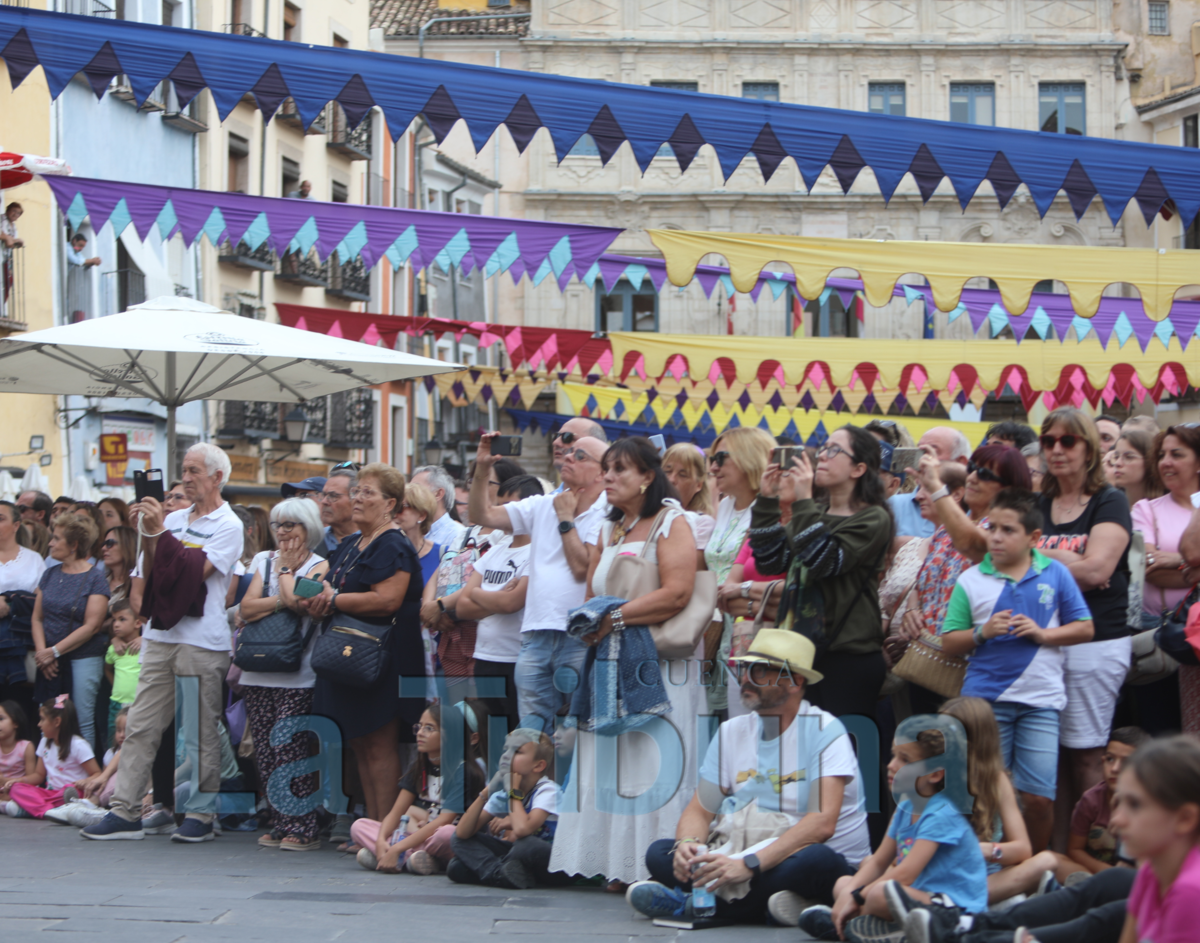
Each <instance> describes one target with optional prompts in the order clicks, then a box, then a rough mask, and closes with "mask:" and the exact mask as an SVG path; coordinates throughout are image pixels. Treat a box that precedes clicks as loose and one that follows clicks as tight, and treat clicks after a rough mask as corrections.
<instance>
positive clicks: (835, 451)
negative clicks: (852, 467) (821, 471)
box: [817, 442, 854, 459]
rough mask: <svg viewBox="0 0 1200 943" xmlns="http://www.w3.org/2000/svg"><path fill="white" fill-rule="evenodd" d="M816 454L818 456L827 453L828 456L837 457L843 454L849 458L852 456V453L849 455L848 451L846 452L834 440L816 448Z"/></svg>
mask: <svg viewBox="0 0 1200 943" xmlns="http://www.w3.org/2000/svg"><path fill="white" fill-rule="evenodd" d="M817 455H818V456H821V455H828V456H829V457H830V458H837V457H838V456H839V455H845V456H847V457H848V458H851V459H853V458H854V456H853V455H851V454H850V453H849V452H847V451H846V450H845V449H844V448H842V447H841V446H840V445H838V444H837V443H836V442H826V443H825V444H824V445H822V446H821V447H820V448H819V449H817Z"/></svg>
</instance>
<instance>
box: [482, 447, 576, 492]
mask: <svg viewBox="0 0 1200 943" xmlns="http://www.w3.org/2000/svg"><path fill="white" fill-rule="evenodd" d="M563 457H564V458H573V459H575V461H577V462H598V461H600V459H598V458H592V457H591V456H590V455H588V453H587V452H585V451H584V450H583V449H576V450H575V451H574V452H568V453H567V454H566V455H564V456H563ZM488 484H491V482H488ZM497 484H499V482H497Z"/></svg>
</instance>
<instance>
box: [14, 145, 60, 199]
mask: <svg viewBox="0 0 1200 943" xmlns="http://www.w3.org/2000/svg"><path fill="white" fill-rule="evenodd" d="M70 172H71V168H70V167H69V166H68V165H67V162H66V161H65V160H59V159H58V158H56V157H38V156H37V155H36V154H13V153H12V152H11V151H0V190H7V189H8V188H9V187H16V186H20V185H21V184H22V183H29V181H30V180H32V179H33V178H34V175H35V174H69V173H70Z"/></svg>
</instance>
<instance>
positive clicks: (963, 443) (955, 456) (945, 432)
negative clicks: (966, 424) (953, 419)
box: [888, 426, 971, 537]
mask: <svg viewBox="0 0 1200 943" xmlns="http://www.w3.org/2000/svg"><path fill="white" fill-rule="evenodd" d="M917 445H919V446H920V447H921V448H926V447H928V448H932V449H933V451H934V452H935V453H936V454H937V457H938V459H939V460H940V461H943V462H958V463H960V464H962V465H966V464H967V462H968V461H969V460H970V458H971V443H970V441H969V440H968V439H967V437H966V436H965V435H963V434H962V433H961V432H959V431H958V430H957V429H951V428H950V427H949V426H934V427H933V428H932V429H930V430H928V431H927V432H926V433H925V434H924V435H923V436H921V441H920V442H918V443H917ZM888 504H889V505H891V508H892V516H893V517H895V518H896V534H897V535H898V536H900V535H902V536H905V537H932V536H933V532H934V530H936V529H937V528H936V527H935V525H934V523H933V521H927V520H925V518H923V517H922V516H921V506H920V505H919V504H918V503H917V495H916V492H915V491H914V492H912V493H911V494H903V493H901V494H894V495H892V496H891V497H890V498H888Z"/></svg>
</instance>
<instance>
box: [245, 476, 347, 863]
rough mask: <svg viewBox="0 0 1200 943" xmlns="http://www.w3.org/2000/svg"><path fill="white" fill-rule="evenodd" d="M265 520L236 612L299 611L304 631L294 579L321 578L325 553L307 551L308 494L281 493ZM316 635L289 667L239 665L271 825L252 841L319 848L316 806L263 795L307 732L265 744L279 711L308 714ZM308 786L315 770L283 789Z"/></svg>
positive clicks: (312, 517) (303, 754)
mask: <svg viewBox="0 0 1200 943" xmlns="http://www.w3.org/2000/svg"><path fill="white" fill-rule="evenodd" d="M268 526H269V530H270V533H271V534H272V536H273V538H274V544H275V549H273V550H264V551H262V552H261V553H259V554H257V555H256V556H255V557H254V559H253V560H251V561H250V567H249V572H250V573H252V574H254V575H253V578H252V579H251V581H250V588H249V589H247V590H246V595H245V596H243V597H242V605H241V609H240V611H239V614H240V615H241V617H242V618H243V619H245V620H246V622H257V621H258V620H260V619H263V618H266V617H267V616H269V615H271V614H272V613H275V612H279V611H280V610H281V609H291V610H292V611H293V612H295V613H297V614H298V615H299V616H300V631H301V632H302V633H307V632H308V631H309V627H310V625H311V623H312V617H311V616H310V615H308V613H306V612H304V610H303V609H302V608H301V606H300V598H299V597H297V596H296V594H295V590H296V580H298V579H301V578H304V577H308V578H309V579H313V580H318V581H319V580H322V579H324V578H325V570H326V569H327V566H326V563H325V560H324V559H323V558H322V557H321V556H320V555H318V554H317V553H316V552H315V551H316V549H317V548H318V547H320V545H321V543H322V541H323V540H324V537H325V531H324V528H322V527H321V511H320V508H319V507H318V505H317V503H316V502H315V501H310V500H309V499H308V498H285V499H284V500H282V501H280V502H279V503H278V504H277V505H275V506H274V507H273V508H271V517H270V522H269V525H268ZM264 587H265V590H264ZM316 637H317V634H316V633H315V632H314V633H313V635H312V638H310V639H309V642H308V647H307V648H306V649H305V650H304V654H303V655H302V656H301V659H300V668H299V669H298V670H297V671H293V672H287V673H284V672H277V671H243V672H242V678H241V683H242V685H243V697H245V699H246V717H247V718H248V719H249V721H250V732H251V734H252V735H253V736H254V757H255V762H256V763H257V765H258V775H259V778H260V779H261V780H262V783H263V786H264V789H263V792H264V793H266V794H267V802H268V803H269V804H270V805H271V809H272V812H273V825H274V827H273V828H272V829H271V831H270V832H269V833H267V834H264V835H262V836H261V837H260V838H259V840H258V843H259V844H260V845H262V846H263V847H266V848H278V849H279V850H280V851H315V850H317V849H318V848H320V847H321V841H320V839H319V838H318V837H317V814H316V812H315V811H310V812H305V813H302V814H300V815H294V814H289V813H288V812H286V811H284V810H282V809H279V808H278V807H276V805H275V804H274V803H273V802H271V798H270V790H268V789H266V788H265V787H266V784H267V782H268V781H269V780H270V778H271V774H272V773H273V772H274V771H275V770H277V769H278V768H279V767H281V766H283V765H285V764H287V763H294V762H297V761H299V760H303V759H305V758H307V757H308V736H307V734H303V733H301V734H297V735H296V736H295V737H293V738H291V739H290V740H288V741H287V742H285V743H284V744H282V745H280V746H275V745H273V744H272V743H271V729H272V728H273V727H274V726H275V725H276V724H277V723H279V721H281V720H283V719H284V718H286V717H295V716H299V715H301V714H311V713H312V706H313V685H314V684H315V683H316V680H317V676H316V675H315V674H314V673H313V670H312V664H311V661H312V649H313V645H314V644H315V641H316ZM316 787H317V783H316V776H314V775H313V774H311V773H310V774H308V775H307V776H301V777H297V778H296V779H294V780H293V781H292V783H291V793H292V795H294V796H295V797H296V798H298V799H303V798H304V797H305V796H308V795H311V794H312V793H313V792H314V791H315V790H316Z"/></svg>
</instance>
